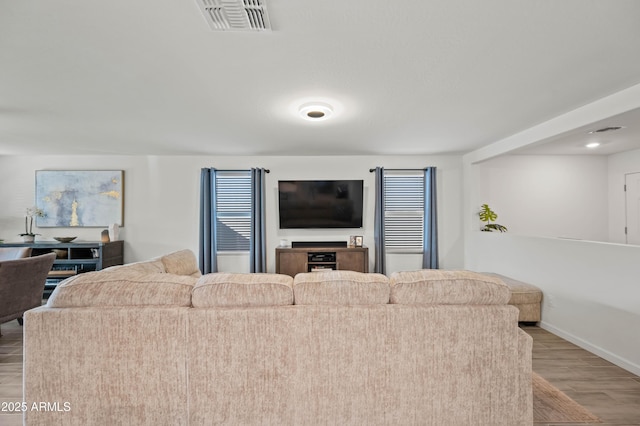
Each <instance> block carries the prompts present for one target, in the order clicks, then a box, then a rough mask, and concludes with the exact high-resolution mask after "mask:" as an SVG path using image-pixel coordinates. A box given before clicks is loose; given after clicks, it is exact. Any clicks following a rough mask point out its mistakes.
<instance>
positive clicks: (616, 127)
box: [589, 126, 623, 133]
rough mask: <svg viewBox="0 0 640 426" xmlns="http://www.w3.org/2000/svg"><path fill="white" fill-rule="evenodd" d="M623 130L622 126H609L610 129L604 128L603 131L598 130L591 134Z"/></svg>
mask: <svg viewBox="0 0 640 426" xmlns="http://www.w3.org/2000/svg"><path fill="white" fill-rule="evenodd" d="M622 128H623V127H622V126H609V127H603V128H602V129H598V130H592V131H590V132H589V133H604V132H613V131H615V130H620V129H622Z"/></svg>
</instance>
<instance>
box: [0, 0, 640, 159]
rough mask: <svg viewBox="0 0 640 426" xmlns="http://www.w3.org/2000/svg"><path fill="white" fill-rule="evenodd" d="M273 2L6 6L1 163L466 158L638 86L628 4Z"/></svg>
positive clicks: (631, 1)
mask: <svg viewBox="0 0 640 426" xmlns="http://www.w3.org/2000/svg"><path fill="white" fill-rule="evenodd" d="M267 7H268V11H269V16H270V20H271V24H272V27H273V31H271V32H213V31H211V30H210V29H209V27H208V25H207V24H206V22H205V20H204V18H203V16H202V14H201V12H200V10H199V8H198V6H197V4H196V3H195V0H181V1H176V0H174V1H168V0H153V1H152V0H134V1H131V0H110V1H107V2H98V1H80V0H76V1H72V0H57V1H50V0H49V1H45V0H32V1H22V0H0V155H13V154H151V155H153V154H156V155H164V154H167V155H169V154H206V155H215V154H217V155H317V154H328V155H358V154H436V153H461V152H468V151H470V150H473V149H476V148H478V147H481V146H484V145H487V144H490V143H492V142H495V141H497V140H500V139H502V138H505V137H507V136H509V135H512V134H514V133H517V132H519V131H522V130H524V129H527V128H530V127H532V126H535V125H537V124H539V123H541V122H544V121H546V120H549V119H551V118H553V117H555V116H558V115H560V114H563V113H566V112H568V111H571V110H573V109H575V108H578V107H580V106H583V105H585V104H588V103H590V102H593V101H595V100H597V99H600V98H602V97H605V96H607V95H610V94H612V93H615V92H618V91H620V90H623V89H625V88H628V87H631V86H633V85H635V84H638V83H640V54H639V53H640V49H639V47H640V24H638V17H639V16H640V2H638V1H635V0H627V1H625V0H616V1H604V0H563V1H551V0H537V1H529V0H484V1H477V0H449V1H434V0H423V1H382V0H350V1H345V0H323V1H301V0H268V3H267ZM312 99H317V100H324V101H328V102H330V103H332V104H333V105H334V108H335V109H336V114H335V115H334V117H332V118H331V119H330V120H326V121H323V122H319V123H310V122H308V121H305V120H302V119H301V118H299V117H297V116H296V115H295V110H296V108H297V105H299V104H301V103H303V102H305V101H307V100H312ZM638 122H639V121H638V120H637V117H636V119H635V123H638ZM624 125H625V126H627V128H628V129H632V127H633V125H632V123H624ZM611 136H612V137H613V134H612V135H611Z"/></svg>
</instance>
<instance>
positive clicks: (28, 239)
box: [22, 235, 36, 243]
mask: <svg viewBox="0 0 640 426" xmlns="http://www.w3.org/2000/svg"><path fill="white" fill-rule="evenodd" d="M35 240H36V236H35V235H23V236H22V241H24V242H25V243H32V242H34V241H35Z"/></svg>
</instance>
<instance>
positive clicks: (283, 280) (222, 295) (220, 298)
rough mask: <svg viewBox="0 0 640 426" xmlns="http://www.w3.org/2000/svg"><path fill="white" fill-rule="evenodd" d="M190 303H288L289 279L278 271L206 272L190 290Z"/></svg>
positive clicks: (290, 293)
mask: <svg viewBox="0 0 640 426" xmlns="http://www.w3.org/2000/svg"><path fill="white" fill-rule="evenodd" d="M192 304H193V307H194V308H212V307H248V306H282V305H292V304H293V278H291V277H290V276H289V275H282V274H257V273H252V274H237V273H236V274H233V273H213V274H206V275H204V276H202V277H200V278H199V279H198V281H197V283H196V285H195V287H194V289H193V295H192Z"/></svg>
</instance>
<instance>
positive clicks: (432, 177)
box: [422, 167, 438, 269]
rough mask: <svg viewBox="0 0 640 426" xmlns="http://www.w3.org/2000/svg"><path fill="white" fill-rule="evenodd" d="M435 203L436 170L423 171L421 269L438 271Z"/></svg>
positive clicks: (433, 168) (432, 168) (430, 168)
mask: <svg viewBox="0 0 640 426" xmlns="http://www.w3.org/2000/svg"><path fill="white" fill-rule="evenodd" d="M437 211H438V209H437V201H436V168H435V167H427V168H426V169H424V240H423V243H422V244H423V252H422V267H423V268H424V269H438V213H437Z"/></svg>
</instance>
